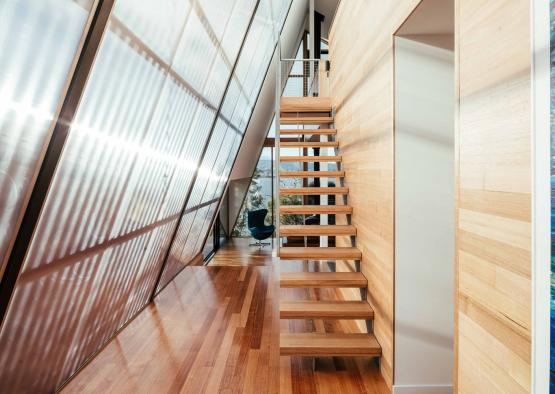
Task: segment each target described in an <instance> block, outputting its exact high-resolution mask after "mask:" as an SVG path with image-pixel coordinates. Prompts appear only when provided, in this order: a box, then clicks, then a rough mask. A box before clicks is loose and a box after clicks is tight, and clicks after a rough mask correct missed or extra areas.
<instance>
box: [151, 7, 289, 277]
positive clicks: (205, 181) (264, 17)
mask: <svg viewBox="0 0 555 394" xmlns="http://www.w3.org/2000/svg"><path fill="white" fill-rule="evenodd" d="M289 5H290V1H289V0H282V1H279V0H275V1H270V0H265V1H264V0H262V1H260V3H259V6H258V9H257V12H256V15H255V17H254V19H253V22H252V24H251V27H250V29H249V33H248V35H247V37H246V39H245V43H244V46H243V50H242V52H241V56H240V58H239V60H238V63H237V66H236V69H235V73H234V74H233V75H232V80H231V82H230V85H229V88H228V90H227V92H226V95H225V97H224V101H223V103H222V109H221V114H220V117H219V119H218V121H217V123H216V126H215V128H214V131H213V133H212V136H211V137H210V140H209V144H208V147H207V151H206V154H205V156H204V158H203V160H202V163H201V164H200V166H199V171H198V175H197V178H196V180H195V183H194V185H193V189H192V191H191V195H190V198H189V201H188V203H187V209H186V211H185V212H186V215H185V217H184V220H183V221H182V223H181V225H180V227H179V229H178V232H177V235H176V240H175V241H174V243H173V245H172V247H171V250H170V258H169V259H168V262H167V265H166V267H165V271H164V273H163V275H162V280H161V283H160V287H159V288H162V287H163V286H165V285H166V284H167V283H168V282H169V281H170V280H171V279H172V278H173V277H174V276H175V275H176V274H177V273H178V272H179V271H180V270H181V269H182V268H183V267H184V266H185V265H186V264H188V263H189V261H190V260H191V259H192V258H194V257H195V256H196V255H197V254H198V253H200V252H201V250H202V248H203V242H204V240H205V239H206V236H207V233H208V231H209V229H210V224H211V223H212V220H213V218H214V215H215V213H216V211H217V209H218V201H219V199H220V198H221V196H222V194H223V192H224V190H225V186H226V184H227V180H228V178H229V174H230V172H231V167H232V166H233V162H234V161H235V157H236V156H237V152H238V151H239V147H240V145H241V140H242V137H243V134H244V133H245V131H246V128H247V125H248V122H249V119H250V116H251V114H252V111H253V109H254V105H255V104H256V99H257V96H258V92H259V91H260V88H261V86H262V82H263V80H264V77H265V74H266V71H267V69H268V65H269V63H270V60H271V58H272V55H273V52H274V48H275V44H276V30H279V29H281V26H282V25H283V21H284V19H285V16H286V14H287V10H288V8H289ZM224 119H225V120H224ZM227 120H230V122H231V124H229V122H227ZM207 204H209V205H207ZM185 219H187V220H185Z"/></svg>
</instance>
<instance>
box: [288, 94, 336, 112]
mask: <svg viewBox="0 0 555 394" xmlns="http://www.w3.org/2000/svg"><path fill="white" fill-rule="evenodd" d="M279 106H280V111H282V112H331V99H330V98H329V97H282V98H281V100H280V104H279Z"/></svg>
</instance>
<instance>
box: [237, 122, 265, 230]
mask: <svg viewBox="0 0 555 394" xmlns="http://www.w3.org/2000/svg"><path fill="white" fill-rule="evenodd" d="M270 130H272V127H271V128H270ZM273 151H274V148H272V147H264V148H262V153H261V154H260V159H259V160H258V163H257V164H256V169H255V170H254V173H253V175H252V179H251V184H250V186H249V189H248V191H247V195H246V196H245V201H244V202H243V206H242V207H241V211H240V212H239V216H238V217H237V221H236V223H235V227H234V228H233V233H232V235H233V236H234V237H250V236H251V234H250V233H249V229H248V224H247V212H248V211H253V210H256V209H267V210H268V215H267V216H266V224H268V225H270V224H274V218H273V215H274V211H273V192H274V187H273V182H274V178H273V167H274V166H273Z"/></svg>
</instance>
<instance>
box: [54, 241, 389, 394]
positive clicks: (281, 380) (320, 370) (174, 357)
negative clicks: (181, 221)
mask: <svg viewBox="0 0 555 394" xmlns="http://www.w3.org/2000/svg"><path fill="white" fill-rule="evenodd" d="M275 260H276V259H275V258H274V262H273V261H272V256H271V249H270V248H269V247H266V248H265V249H263V250H262V251H259V250H258V249H256V248H249V247H248V240H242V239H239V240H235V241H234V242H233V243H228V244H227V245H226V246H225V247H224V248H222V249H221V250H220V251H219V252H218V253H217V254H216V255H215V256H214V258H213V260H212V261H211V264H210V266H208V267H188V268H186V269H185V270H184V271H183V272H182V273H181V274H180V275H178V276H177V278H176V279H175V280H174V281H173V282H172V283H171V284H170V285H169V286H168V287H167V288H166V289H165V290H164V291H163V292H162V293H161V294H160V295H159V296H158V297H157V299H156V301H155V303H154V304H153V305H151V306H149V307H147V308H146V309H145V310H144V311H143V312H142V313H141V314H140V315H139V316H138V317H137V318H136V319H135V320H134V321H133V322H131V324H129V326H128V327H126V328H125V329H124V330H123V331H122V332H121V333H120V334H119V335H118V336H117V337H116V338H115V339H114V340H113V341H112V342H110V343H109V344H108V346H106V348H105V349H104V350H103V351H102V352H101V353H100V354H99V355H98V356H97V357H96V358H95V359H93V360H92V362H91V363H90V364H89V365H87V366H86V367H85V368H84V369H83V370H82V371H81V372H80V373H79V374H78V375H77V376H76V377H75V378H74V379H73V380H72V381H71V382H70V383H69V384H68V385H67V386H66V387H65V389H64V390H63V392H64V393H218V392H220V393H243V392H244V393H370V394H374V393H388V392H390V391H389V390H388V388H387V386H386V384H385V382H384V381H383V379H382V378H381V376H380V375H379V371H378V367H377V365H376V364H375V362H374V361H373V359H370V358H365V357H358V358H347V359H342V358H320V359H317V360H316V368H315V370H313V367H312V361H311V360H312V359H310V358H300V357H286V356H282V357H280V355H279V333H280V330H281V331H282V332H286V331H292V332H295V331H308V330H313V329H314V330H315V331H320V332H324V331H325V332H334V331H336V330H339V329H340V328H341V330H343V331H344V332H348V331H349V330H351V331H353V332H356V330H357V328H356V325H355V324H353V323H352V322H350V323H349V324H350V325H349V326H343V327H339V326H338V324H340V323H338V322H337V321H325V322H323V321H321V320H314V321H313V322H311V321H309V322H307V321H304V320H300V321H296V320H283V321H281V322H280V319H279V305H278V300H279V296H278V294H279V293H278V292H279V291H282V292H283V293H282V295H283V296H287V298H288V299H293V298H299V299H318V298H319V297H321V296H323V295H325V296H326V298H327V299H334V297H335V299H337V296H336V295H335V296H334V293H332V292H333V290H328V289H313V290H301V289H281V290H280V289H279V285H278V278H279V272H278V270H279V269H280V268H282V269H285V270H288V271H289V270H290V271H293V270H302V264H303V263H301V262H295V261H287V262H278V261H275ZM324 292H326V293H324ZM280 324H281V327H280ZM312 325H314V326H312Z"/></svg>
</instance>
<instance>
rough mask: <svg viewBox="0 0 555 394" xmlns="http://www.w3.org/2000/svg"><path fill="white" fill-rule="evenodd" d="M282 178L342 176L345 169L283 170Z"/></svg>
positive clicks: (280, 174)
mask: <svg viewBox="0 0 555 394" xmlns="http://www.w3.org/2000/svg"><path fill="white" fill-rule="evenodd" d="M279 176H280V177H282V178H341V177H344V176H345V171H281V172H280V173H279Z"/></svg>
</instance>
